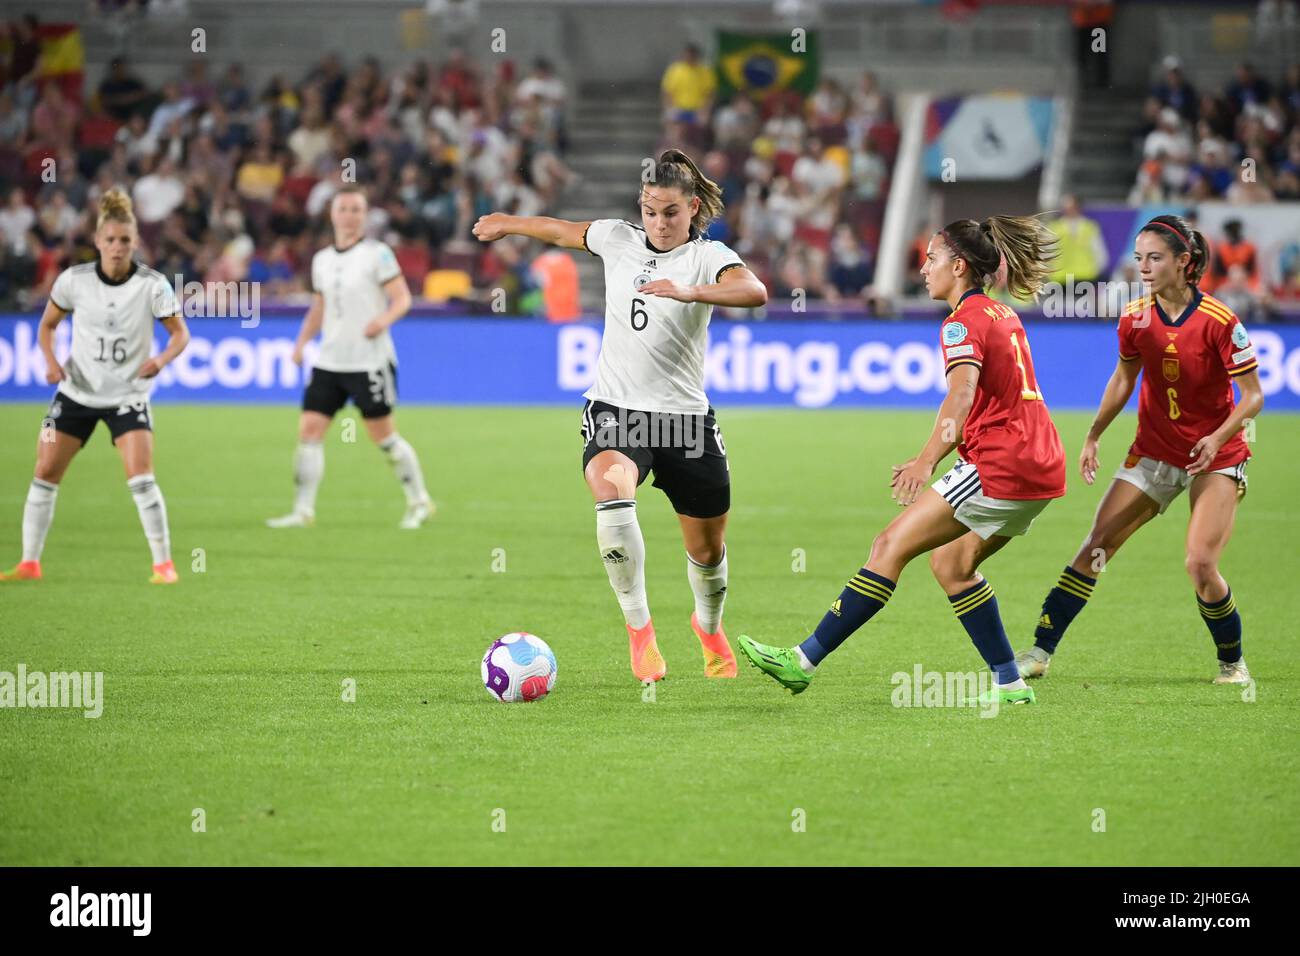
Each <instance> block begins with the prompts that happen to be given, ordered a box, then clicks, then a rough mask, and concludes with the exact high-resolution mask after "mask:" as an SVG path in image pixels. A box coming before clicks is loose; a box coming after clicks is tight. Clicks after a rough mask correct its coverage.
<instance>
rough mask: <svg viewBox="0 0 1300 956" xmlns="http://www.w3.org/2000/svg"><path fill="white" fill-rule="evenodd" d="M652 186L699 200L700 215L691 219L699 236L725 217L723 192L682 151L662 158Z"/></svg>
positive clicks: (668, 150)
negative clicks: (723, 212)
mask: <svg viewBox="0 0 1300 956" xmlns="http://www.w3.org/2000/svg"><path fill="white" fill-rule="evenodd" d="M651 182H652V183H654V184H655V185H656V186H664V187H666V188H670V189H672V188H675V189H680V190H681V191H682V194H683V195H685V196H698V197H699V200H700V208H699V211H698V212H697V213H696V214H695V215H694V217H692V219H691V225H692V226H694V227H695V229H696V231H698V232H703V231H704V230H705V229H706V228H708V225H709V223H711V222H713V220H715V219H717V218H718V217H719V216H721V215H722V188H721V187H720V186H718V184H717V183H715V182H714V181H713V180H711V179H709V178H708V177H707V176H705V175H704V173H702V172H700V168H699V167H698V166H696V165H695V161H694V160H692V159H691V158H690V157H689V156H687V155H686V154H685V153H684V152H682V151H681V150H680V149H666V150H664V151H663V153H662V154H660V156H659V162H658V163H656V164H655V169H654V179H653V180H651Z"/></svg>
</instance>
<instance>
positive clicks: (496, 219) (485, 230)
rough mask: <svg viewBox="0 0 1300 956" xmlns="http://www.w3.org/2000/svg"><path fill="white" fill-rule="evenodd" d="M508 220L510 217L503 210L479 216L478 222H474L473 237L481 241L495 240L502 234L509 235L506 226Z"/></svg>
mask: <svg viewBox="0 0 1300 956" xmlns="http://www.w3.org/2000/svg"><path fill="white" fill-rule="evenodd" d="M509 221H510V217H509V216H508V215H506V214H505V213H503V212H494V213H490V214H489V215H486V216H479V219H478V222H476V223H474V238H475V239H481V240H482V241H483V242H495V241H496V240H498V239H500V238H501V237H502V236H505V235H509V230H508V229H507V228H506V225H507V223H509Z"/></svg>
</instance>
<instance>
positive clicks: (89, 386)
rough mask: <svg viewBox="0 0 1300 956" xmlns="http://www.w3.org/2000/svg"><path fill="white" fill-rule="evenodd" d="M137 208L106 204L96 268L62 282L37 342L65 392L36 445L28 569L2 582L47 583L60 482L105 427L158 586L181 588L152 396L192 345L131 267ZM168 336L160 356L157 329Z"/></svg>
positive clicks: (150, 274)
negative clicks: (157, 464)
mask: <svg viewBox="0 0 1300 956" xmlns="http://www.w3.org/2000/svg"><path fill="white" fill-rule="evenodd" d="M138 238H139V237H138V234H137V232H136V221H135V213H134V212H133V211H132V208H131V199H130V197H128V196H127V195H126V194H125V193H124V192H122V191H121V190H120V189H110V190H109V191H108V192H106V193H104V195H103V196H102V197H101V198H100V201H99V212H98V215H97V217H96V226H95V248H96V249H97V250H98V251H99V257H98V259H97V260H96V261H95V262H87V263H84V264H82V265H76V266H72V267H71V268H69V269H65V270H64V271H63V272H62V273H60V274H59V277H58V278H57V279H56V280H55V282H54V287H53V288H52V289H51V291H50V300H49V302H48V303H46V306H45V312H44V314H43V315H42V316H41V322H40V328H39V331H38V333H37V340H38V342H39V343H40V348H41V354H42V355H43V356H44V358H45V380H46V382H48V383H49V384H51V385H58V390H57V391H56V392H55V394H54V400H53V401H52V402H51V403H50V408H49V412H48V413H47V415H46V419H45V422H44V424H43V426H42V430H41V440H40V441H39V442H38V443H37V446H36V470H35V474H34V476H33V477H32V483H31V486H30V487H29V488H28V491H27V503H26V505H25V506H24V509H23V545H22V548H23V553H22V560H21V561H20V562H19V564H18V565H17V567H15V568H13V569H12V570H11V571H8V572H4V573H0V581H32V580H39V579H40V578H41V576H42V571H41V552H42V551H43V550H44V547H45V538H46V535H47V533H48V532H49V529H50V524H51V522H52V521H53V520H54V502H55V498H56V497H57V495H58V491H59V482H60V481H61V480H62V479H63V475H64V473H65V472H66V471H67V470H68V466H69V465H70V464H71V463H72V459H73V457H74V456H75V455H76V454H77V452H78V451H80V450H81V448H82V447H83V446H84V445H85V444H86V442H87V441H88V440H89V438H90V436H91V433H92V432H94V430H95V426H96V425H97V424H98V423H99V422H101V421H102V422H103V423H104V424H105V425H107V426H108V432H109V435H110V436H111V438H112V441H113V444H114V445H115V446H116V447H117V450H118V453H119V454H120V455H121V456H122V464H123V465H124V466H125V468H126V477H127V482H126V484H127V488H128V489H129V490H130V492H131V497H132V498H133V499H134V500H135V504H136V509H137V510H138V511H139V514H140V523H141V525H142V526H143V528H144V533H145V538H146V540H147V541H148V543H149V550H150V553H151V557H152V563H153V573H152V576H151V577H150V578H149V580H150V581H151V582H152V583H154V584H174V583H176V581H177V580H178V578H177V574H176V566H175V565H174V564H173V563H172V559H171V544H170V535H169V532H168V527H167V507H166V504H165V503H164V502H163V496H162V492H161V491H160V490H159V489H158V483H157V481H156V480H155V479H154V474H153V430H152V429H153V416H152V412H151V410H150V406H149V393H150V391H151V389H152V386H153V380H154V378H155V377H156V376H157V375H158V373H159V372H160V371H161V370H162V368H163V367H164V366H165V365H166V364H167V363H168V362H170V361H171V360H172V359H174V358H176V356H177V355H179V354H180V353H181V352H182V351H183V350H184V349H185V346H186V344H187V343H188V342H189V339H190V334H189V330H188V329H187V328H186V326H185V320H184V318H182V317H181V310H180V305H179V303H178V302H177V300H176V294H175V292H174V291H173V290H172V287H171V286H170V285H168V283H167V280H166V279H165V278H164V277H163V275H162V274H161V273H159V272H155V271H154V270H153V269H150V268H149V267H148V266H144V265H141V264H140V263H138V262H136V261H135V260H134V258H133V253H134V252H135V249H136V244H137V242H138ZM69 315H71V316H72V350H71V353H70V354H69V356H68V360H67V361H66V362H64V363H63V364H60V363H59V360H58V358H57V356H56V355H55V354H54V330H55V329H56V328H57V327H58V325H59V323H60V322H62V321H63V320H64V319H65V318H66V317H67V316H69ZM155 321H157V322H160V323H162V326H163V327H164V328H165V329H166V330H167V332H168V333H169V336H170V337H169V339H168V341H167V345H166V347H165V348H164V349H163V350H162V351H161V352H159V353H158V354H157V355H154V356H152V357H151V356H150V354H149V353H150V352H151V351H152V350H153V323H154V322H155Z"/></svg>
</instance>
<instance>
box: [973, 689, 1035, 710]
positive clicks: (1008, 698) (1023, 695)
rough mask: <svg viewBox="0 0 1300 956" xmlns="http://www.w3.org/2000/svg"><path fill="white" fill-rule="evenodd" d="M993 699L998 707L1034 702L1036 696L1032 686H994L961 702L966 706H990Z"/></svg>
mask: <svg viewBox="0 0 1300 956" xmlns="http://www.w3.org/2000/svg"><path fill="white" fill-rule="evenodd" d="M995 701H996V703H997V705H998V706H999V707H1000V706H1002V705H1003V704H1036V703H1038V698H1037V697H1036V696H1035V695H1034V689H1033V688H1032V687H1021V688H1019V689H1017V690H1003V689H1002V688H1000V687H995V688H994V689H993V690H988V691H985V692H984V693H982V694H980V695H979V696H978V697H967V698H966V699H965V700H964V701H962V703H963V704H964V705H965V706H967V707H992V706H993V704H994V702H995Z"/></svg>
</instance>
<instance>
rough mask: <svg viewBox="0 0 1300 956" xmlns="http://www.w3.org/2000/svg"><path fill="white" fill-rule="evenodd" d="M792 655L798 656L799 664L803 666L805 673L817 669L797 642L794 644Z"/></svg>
mask: <svg viewBox="0 0 1300 956" xmlns="http://www.w3.org/2000/svg"><path fill="white" fill-rule="evenodd" d="M794 656H795V657H797V658H799V666H800V667H802V668H803V672H804V673H805V674H811V673H812V672H813V671H815V670H816V669H817V665H816V664H814V663H813V662H812V661H810V660H808V655H807V654H805V653H804V652H803V648H802V647H800V646H799V645H798V644H796V645H795V646H794Z"/></svg>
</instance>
